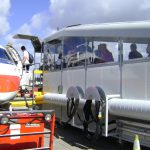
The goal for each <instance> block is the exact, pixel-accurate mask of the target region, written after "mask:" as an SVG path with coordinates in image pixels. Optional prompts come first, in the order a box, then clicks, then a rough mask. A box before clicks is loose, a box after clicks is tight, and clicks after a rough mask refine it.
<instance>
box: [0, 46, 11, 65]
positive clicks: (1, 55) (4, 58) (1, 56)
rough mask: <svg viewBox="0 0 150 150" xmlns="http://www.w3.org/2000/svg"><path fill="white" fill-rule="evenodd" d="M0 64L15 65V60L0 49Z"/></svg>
mask: <svg viewBox="0 0 150 150" xmlns="http://www.w3.org/2000/svg"><path fill="white" fill-rule="evenodd" d="M0 62H1V63H7V64H13V63H14V62H13V60H12V59H11V58H10V56H9V55H8V54H7V52H6V51H5V50H4V49H2V48H0Z"/></svg>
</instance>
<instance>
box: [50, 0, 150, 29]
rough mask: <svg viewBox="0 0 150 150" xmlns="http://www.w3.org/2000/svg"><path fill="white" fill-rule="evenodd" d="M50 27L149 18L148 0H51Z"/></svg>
mask: <svg viewBox="0 0 150 150" xmlns="http://www.w3.org/2000/svg"><path fill="white" fill-rule="evenodd" d="M49 9H50V13H51V14H52V15H51V17H50V20H49V24H50V27H51V28H53V29H54V28H57V27H60V28H62V27H65V26H68V25H72V24H84V23H100V22H118V21H137V20H147V19H150V16H149V11H150V1H149V0H144V1H143V0H92V1H91V0H82V1H81V0H61V1H60V0H51V3H50V7H49Z"/></svg>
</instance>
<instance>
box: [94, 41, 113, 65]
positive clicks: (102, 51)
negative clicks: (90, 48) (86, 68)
mask: <svg viewBox="0 0 150 150" xmlns="http://www.w3.org/2000/svg"><path fill="white" fill-rule="evenodd" d="M96 56H98V57H99V58H100V60H101V62H111V61H114V58H113V55H112V53H111V52H110V51H109V50H108V49H107V45H106V44H105V43H102V44H100V45H98V50H97V51H96Z"/></svg>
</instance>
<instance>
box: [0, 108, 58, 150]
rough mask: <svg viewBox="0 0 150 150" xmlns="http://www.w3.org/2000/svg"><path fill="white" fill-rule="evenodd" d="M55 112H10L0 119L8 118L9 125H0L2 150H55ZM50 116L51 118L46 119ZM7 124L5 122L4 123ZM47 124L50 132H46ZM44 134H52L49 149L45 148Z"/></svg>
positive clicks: (0, 145)
mask: <svg viewBox="0 0 150 150" xmlns="http://www.w3.org/2000/svg"><path fill="white" fill-rule="evenodd" d="M53 112H54V111H46V110H41V111H40V110H38V111H37V110H36V111H11V112H10V111H8V112H3V115H2V116H1V117H0V121H1V123H2V122H3V121H2V119H4V118H5V119H6V118H8V120H9V123H7V124H1V125H0V149H5V150H10V149H11V150H17V149H31V148H34V149H36V148H37V149H39V148H40V149H42V148H43V149H44V148H47V149H49V150H53V139H54V127H55V115H54V113H53ZM46 115H49V118H47V119H46V120H47V121H46V120H45V118H46ZM6 120H7V119H6ZM4 122H5V121H4ZM45 122H48V123H49V125H50V132H49V131H48V132H44V125H45ZM44 134H50V143H49V147H44Z"/></svg>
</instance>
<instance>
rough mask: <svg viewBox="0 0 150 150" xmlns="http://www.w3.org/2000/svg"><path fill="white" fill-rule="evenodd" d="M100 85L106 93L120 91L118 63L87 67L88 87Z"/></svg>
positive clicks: (117, 92)
mask: <svg viewBox="0 0 150 150" xmlns="http://www.w3.org/2000/svg"><path fill="white" fill-rule="evenodd" d="M89 86H99V87H101V88H102V89H103V90H104V92H105V93H106V94H119V93H120V70H119V66H118V65H112V66H110V65H109V66H106V65H105V66H99V67H94V68H88V69H87V87H89Z"/></svg>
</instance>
